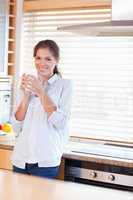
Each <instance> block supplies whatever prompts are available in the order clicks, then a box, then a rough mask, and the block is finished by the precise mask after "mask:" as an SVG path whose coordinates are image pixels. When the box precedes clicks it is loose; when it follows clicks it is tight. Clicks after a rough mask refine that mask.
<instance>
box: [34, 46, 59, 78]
mask: <svg viewBox="0 0 133 200" xmlns="http://www.w3.org/2000/svg"><path fill="white" fill-rule="evenodd" d="M57 63H58V62H57V60H56V59H55V57H54V56H53V55H52V53H51V52H50V50H49V49H48V48H41V49H38V50H37V53H36V56H35V66H36V69H37V73H38V76H39V77H41V78H44V79H48V78H50V77H51V76H52V75H53V71H54V68H55V65H56V64H57Z"/></svg>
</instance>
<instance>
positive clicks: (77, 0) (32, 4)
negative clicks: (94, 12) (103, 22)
mask: <svg viewBox="0 0 133 200" xmlns="http://www.w3.org/2000/svg"><path fill="white" fill-rule="evenodd" d="M90 6H91V7H98V6H104V7H106V6H107V7H108V6H111V0H86V1H83V0H71V1H64V0H54V1H53V0H48V1H44V0H30V1H28V0H27V1H26V0H25V1H24V11H25V12H28V11H39V10H50V9H70V8H87V7H90Z"/></svg>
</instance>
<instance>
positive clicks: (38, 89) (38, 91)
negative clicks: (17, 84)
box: [28, 75, 44, 97]
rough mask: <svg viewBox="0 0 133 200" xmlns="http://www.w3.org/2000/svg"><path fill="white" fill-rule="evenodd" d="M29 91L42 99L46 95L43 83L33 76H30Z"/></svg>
mask: <svg viewBox="0 0 133 200" xmlns="http://www.w3.org/2000/svg"><path fill="white" fill-rule="evenodd" d="M28 79H29V80H28V83H29V84H28V90H29V91H31V92H32V93H33V94H35V95H37V96H38V97H40V96H41V95H42V94H43V93H44V89H43V84H42V82H41V81H40V80H39V79H37V78H36V77H35V76H33V75H28Z"/></svg>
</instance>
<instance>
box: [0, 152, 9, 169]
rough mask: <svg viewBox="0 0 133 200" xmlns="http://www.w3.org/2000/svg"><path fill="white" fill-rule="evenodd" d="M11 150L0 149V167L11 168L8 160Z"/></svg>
mask: <svg viewBox="0 0 133 200" xmlns="http://www.w3.org/2000/svg"><path fill="white" fill-rule="evenodd" d="M11 153H12V151H11V150H7V149H0V168H1V169H8V170H12V164H11V161H10V157H11Z"/></svg>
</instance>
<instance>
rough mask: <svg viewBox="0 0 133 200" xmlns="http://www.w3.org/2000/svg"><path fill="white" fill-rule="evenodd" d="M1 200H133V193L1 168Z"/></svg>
mask: <svg viewBox="0 0 133 200" xmlns="http://www.w3.org/2000/svg"><path fill="white" fill-rule="evenodd" d="M0 185H1V186H0V199H1V200H30V199H32V200H42V199H46V200H71V199H76V200H88V199H93V200H99V199H102V200H107V199H108V200H112V199H113V200H125V199H126V200H132V199H133V193H132V192H128V191H120V190H115V189H109V188H108V189H107V188H102V187H98V186H90V185H84V184H79V183H70V182H64V181H57V180H48V179H43V178H38V177H34V176H29V175H22V174H17V173H13V172H10V171H6V170H0Z"/></svg>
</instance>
